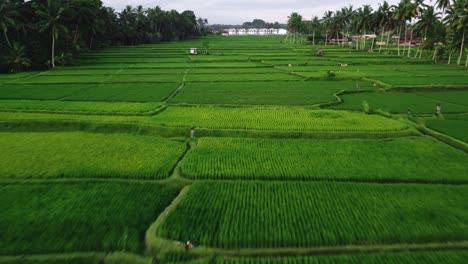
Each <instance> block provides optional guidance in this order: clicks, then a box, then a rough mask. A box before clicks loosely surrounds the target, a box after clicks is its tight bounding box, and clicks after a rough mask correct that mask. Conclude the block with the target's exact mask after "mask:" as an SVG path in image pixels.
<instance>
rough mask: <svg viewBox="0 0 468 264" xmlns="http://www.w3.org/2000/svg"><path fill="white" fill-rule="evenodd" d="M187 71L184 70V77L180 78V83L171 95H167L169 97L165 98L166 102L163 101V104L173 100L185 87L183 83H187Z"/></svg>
mask: <svg viewBox="0 0 468 264" xmlns="http://www.w3.org/2000/svg"><path fill="white" fill-rule="evenodd" d="M189 71H190V69H187V70H185V72H184V76H183V77H182V83H181V84H180V86H179V87H178V88H177V89H176V90H175V91H174V92H173V93H172V94H170V95H169V97H167V98H166V100H164V101H163V102H164V103H166V104H167V103H168V102H169V101H170V100H171V99H172V98H174V97H175V96H176V95H177V94H178V93H179V92H180V90H182V89H183V88H184V87H185V82H186V81H187V80H186V78H187V74H188V73H189Z"/></svg>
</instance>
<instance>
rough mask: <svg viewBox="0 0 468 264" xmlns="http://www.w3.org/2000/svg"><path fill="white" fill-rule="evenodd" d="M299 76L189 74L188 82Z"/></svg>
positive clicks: (276, 79)
mask: <svg viewBox="0 0 468 264" xmlns="http://www.w3.org/2000/svg"><path fill="white" fill-rule="evenodd" d="M302 79H303V78H301V77H300V76H297V75H292V74H287V73H282V72H279V73H274V74H273V73H255V74H242V73H239V74H238V73H233V74H190V72H189V74H188V75H187V77H186V80H187V81H188V82H226V81H287V80H302Z"/></svg>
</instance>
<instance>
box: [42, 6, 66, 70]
mask: <svg viewBox="0 0 468 264" xmlns="http://www.w3.org/2000/svg"><path fill="white" fill-rule="evenodd" d="M64 12H65V6H64V5H63V3H62V1H60V0H47V2H46V4H45V5H41V4H38V5H36V15H37V16H38V17H39V19H40V20H39V24H40V25H41V29H40V30H39V32H40V33H42V32H45V31H49V30H50V33H51V36H52V47H51V50H52V52H51V64H52V68H55V41H56V40H57V39H58V37H59V33H60V32H68V29H67V27H66V26H65V25H64V24H62V22H63V17H62V15H63V13H64Z"/></svg>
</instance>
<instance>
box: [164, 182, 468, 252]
mask: <svg viewBox="0 0 468 264" xmlns="http://www.w3.org/2000/svg"><path fill="white" fill-rule="evenodd" d="M466 196H467V187H466V186H435V185H434V186H433V185H410V184H406V185H404V184H403V185H402V184H397V185H377V184H365V183H359V184H356V183H329V182H324V183H319V182H316V183H304V182H301V183H299V182H298V183H278V182H276V183H273V182H265V183H259V182H256V183H246V182H238V183H231V182H209V183H208V182H207V183H195V184H193V185H192V187H191V189H190V190H189V193H188V194H187V196H186V197H185V198H184V199H183V200H182V201H181V202H180V203H179V205H178V206H177V208H176V209H175V211H174V212H173V213H172V214H170V215H169V217H168V219H167V221H165V222H164V224H163V226H162V227H161V229H160V231H159V232H160V234H161V235H162V236H164V237H166V238H170V239H174V240H178V241H186V240H191V241H193V243H194V244H195V245H206V246H212V247H222V248H249V247H250V248H252V247H253V248H265V247H273V248H279V247H311V246H333V245H349V244H366V245H372V244H393V243H425V242H434V241H463V240H466V237H467V236H468V233H467V232H468V230H467V229H466V228H463V227H460V225H463V220H462V219H466V217H467V215H466V210H463V208H464V207H465V204H466V203H465V201H466V199H467V197H466ZM213 197H216V199H213ZM260 219H261V221H260ZM415 226H417V228H415ZM305 230H307V231H305Z"/></svg>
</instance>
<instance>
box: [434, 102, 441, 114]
mask: <svg viewBox="0 0 468 264" xmlns="http://www.w3.org/2000/svg"><path fill="white" fill-rule="evenodd" d="M440 113H441V107H440V104H437V105H436V108H435V115H436V116H440Z"/></svg>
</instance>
